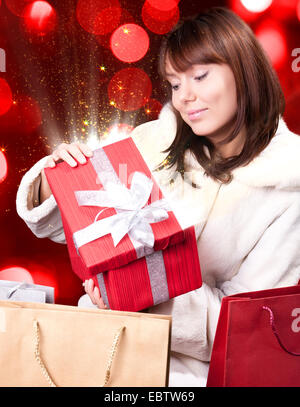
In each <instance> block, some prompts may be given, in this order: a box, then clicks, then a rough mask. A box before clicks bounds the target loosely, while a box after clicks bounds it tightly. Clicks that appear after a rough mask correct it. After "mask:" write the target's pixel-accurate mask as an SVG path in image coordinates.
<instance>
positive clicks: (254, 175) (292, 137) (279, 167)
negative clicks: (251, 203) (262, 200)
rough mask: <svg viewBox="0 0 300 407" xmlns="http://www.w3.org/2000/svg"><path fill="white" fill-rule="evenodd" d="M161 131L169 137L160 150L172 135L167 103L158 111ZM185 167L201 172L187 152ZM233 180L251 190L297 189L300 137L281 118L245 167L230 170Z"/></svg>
mask: <svg viewBox="0 0 300 407" xmlns="http://www.w3.org/2000/svg"><path fill="white" fill-rule="evenodd" d="M159 121H160V124H161V125H162V130H163V131H165V132H167V133H168V134H169V136H170V137H164V138H163V145H162V146H161V147H162V148H163V149H165V148H167V147H168V146H169V145H170V144H171V142H172V140H173V139H174V137H175V134H176V118H175V115H174V113H173V111H172V108H171V105H170V103H168V104H166V105H165V106H164V107H163V109H162V110H161V112H160V115H159ZM186 160H187V164H188V165H189V168H193V169H195V170H196V169H197V170H200V171H201V170H202V167H201V166H200V165H199V163H198V162H197V160H196V159H195V158H194V156H193V155H192V154H191V153H188V154H187V156H186ZM202 171H203V170H202ZM233 176H234V180H235V181H238V182H240V183H243V184H247V185H249V186H253V187H273V188H278V189H291V190H293V189H299V188H300V137H299V136H298V135H297V134H295V133H293V132H291V131H290V130H289V129H288V127H287V125H286V123H285V121H284V119H283V118H282V117H281V118H280V120H279V125H278V129H277V131H276V134H275V136H274V137H273V138H272V140H271V141H270V143H269V145H268V146H267V147H266V148H265V149H264V150H263V151H262V152H261V153H260V154H259V155H258V156H257V157H256V158H255V159H254V160H252V161H251V162H250V163H249V164H248V165H247V166H245V167H240V168H237V169H236V170H234V171H233Z"/></svg>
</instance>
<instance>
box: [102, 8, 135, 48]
mask: <svg viewBox="0 0 300 407" xmlns="http://www.w3.org/2000/svg"><path fill="white" fill-rule="evenodd" d="M120 10H121V17H120V21H119V26H121V25H124V24H131V23H134V21H135V20H134V18H133V16H132V15H131V14H130V13H129V12H128V11H127V10H125V9H124V8H122V9H120ZM117 26H118V25H116V26H112V27H111V28H110V31H109V32H108V33H107V34H99V35H96V36H95V38H96V41H97V42H98V43H99V44H100V45H101V46H102V47H105V48H107V49H109V50H111V47H110V40H111V35H112V31H113V30H114V29H116V28H117Z"/></svg>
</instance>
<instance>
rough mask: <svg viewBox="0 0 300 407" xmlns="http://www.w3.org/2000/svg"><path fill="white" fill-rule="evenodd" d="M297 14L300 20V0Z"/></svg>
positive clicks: (299, 0)
mask: <svg viewBox="0 0 300 407" xmlns="http://www.w3.org/2000/svg"><path fill="white" fill-rule="evenodd" d="M296 14H297V18H298V20H299V21H300V0H298V4H297V9H296Z"/></svg>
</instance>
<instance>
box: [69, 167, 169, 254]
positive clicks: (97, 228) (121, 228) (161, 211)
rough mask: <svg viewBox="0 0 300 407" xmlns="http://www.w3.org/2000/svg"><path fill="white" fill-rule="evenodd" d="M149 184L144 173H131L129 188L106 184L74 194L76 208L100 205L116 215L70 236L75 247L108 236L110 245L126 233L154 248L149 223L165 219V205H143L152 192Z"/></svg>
mask: <svg viewBox="0 0 300 407" xmlns="http://www.w3.org/2000/svg"><path fill="white" fill-rule="evenodd" d="M152 186H153V182H152V180H151V179H150V178H148V177H147V176H146V175H145V174H143V173H141V172H135V173H134V174H133V178H132V182H131V186H130V189H128V188H126V186H125V185H123V184H115V183H112V182H107V184H106V185H105V188H106V190H105V191H75V196H76V199H77V202H78V205H80V206H101V207H105V208H106V209H107V208H115V209H116V210H117V211H118V213H117V214H116V215H113V216H109V217H108V218H104V219H101V220H99V221H97V218H98V216H99V215H100V213H102V212H103V211H104V210H105V209H103V210H101V211H100V212H99V213H98V214H97V216H96V218H95V221H94V223H92V224H91V225H89V226H87V227H86V228H84V229H81V230H79V231H77V232H75V233H74V235H73V239H74V243H75V246H76V248H77V249H78V248H79V247H81V246H82V245H84V244H86V243H89V242H92V241H93V240H96V239H98V238H99V237H102V236H105V235H107V234H109V233H110V234H111V235H112V238H113V242H114V245H115V246H117V244H118V243H119V242H120V241H121V239H122V238H123V237H124V236H125V235H126V234H127V233H128V232H129V231H130V236H131V237H132V238H134V239H135V240H137V241H138V242H140V243H142V244H144V245H145V246H148V247H153V246H154V234H153V231H152V228H151V226H150V223H156V222H161V221H163V220H165V219H167V218H168V217H169V215H168V212H167V211H168V210H170V208H169V205H168V203H167V201H166V200H165V199H161V200H158V201H155V202H154V203H152V204H150V205H147V206H145V205H146V203H147V202H148V199H149V197H150V194H151V191H152Z"/></svg>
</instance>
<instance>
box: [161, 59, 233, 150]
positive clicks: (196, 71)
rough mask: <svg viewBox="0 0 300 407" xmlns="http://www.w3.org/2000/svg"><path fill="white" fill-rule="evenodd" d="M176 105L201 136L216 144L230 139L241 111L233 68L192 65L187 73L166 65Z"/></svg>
mask: <svg viewBox="0 0 300 407" xmlns="http://www.w3.org/2000/svg"><path fill="white" fill-rule="evenodd" d="M166 72H167V79H168V81H169V82H170V84H171V86H172V102H173V106H174V107H175V109H176V110H178V112H179V113H180V115H181V117H182V119H183V120H184V121H185V122H186V123H187V124H188V125H189V126H190V127H191V128H192V130H193V132H194V133H195V134H197V135H199V136H206V137H207V138H209V139H210V140H211V141H212V142H218V141H221V140H222V138H224V137H226V136H228V128H229V127H230V128H231V127H232V123H233V120H234V118H235V115H236V112H237V97H236V85H235V79H234V76H233V72H232V70H231V68H230V67H229V65H225V64H222V65H219V64H205V65H192V66H191V67H190V68H189V69H188V70H187V71H185V72H177V71H175V70H174V69H173V68H172V66H171V64H170V62H169V61H168V60H167V63H166Z"/></svg>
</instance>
